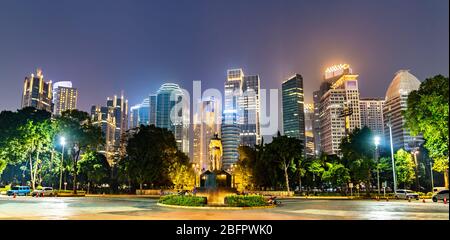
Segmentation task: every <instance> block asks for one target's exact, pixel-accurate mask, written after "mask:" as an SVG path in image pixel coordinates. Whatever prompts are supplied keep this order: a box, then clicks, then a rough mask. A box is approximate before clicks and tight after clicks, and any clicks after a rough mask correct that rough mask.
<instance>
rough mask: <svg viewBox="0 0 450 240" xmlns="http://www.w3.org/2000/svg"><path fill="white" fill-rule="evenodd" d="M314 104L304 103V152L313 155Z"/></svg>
mask: <svg viewBox="0 0 450 240" xmlns="http://www.w3.org/2000/svg"><path fill="white" fill-rule="evenodd" d="M313 126H314V105H313V104H305V149H306V154H307V155H309V156H314V155H315V154H316V153H315V152H316V151H315V142H314V137H315V136H314V127H313Z"/></svg>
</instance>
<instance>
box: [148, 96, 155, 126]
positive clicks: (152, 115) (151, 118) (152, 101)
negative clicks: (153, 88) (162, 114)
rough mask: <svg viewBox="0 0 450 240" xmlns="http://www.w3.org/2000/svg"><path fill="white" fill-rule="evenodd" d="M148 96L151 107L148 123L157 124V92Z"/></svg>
mask: <svg viewBox="0 0 450 240" xmlns="http://www.w3.org/2000/svg"><path fill="white" fill-rule="evenodd" d="M148 98H149V107H150V110H149V119H148V124H149V125H155V126H156V94H150V96H148Z"/></svg>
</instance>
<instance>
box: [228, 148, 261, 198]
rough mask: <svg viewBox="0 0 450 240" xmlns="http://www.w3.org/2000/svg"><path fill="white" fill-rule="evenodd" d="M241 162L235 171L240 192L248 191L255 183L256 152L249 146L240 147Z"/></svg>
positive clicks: (238, 162)
mask: <svg viewBox="0 0 450 240" xmlns="http://www.w3.org/2000/svg"><path fill="white" fill-rule="evenodd" d="M238 150H239V160H238V161H237V163H236V166H235V168H234V169H233V171H234V177H235V183H236V184H237V185H238V187H237V188H238V190H239V191H243V190H245V189H248V188H249V187H250V186H251V185H252V184H253V183H254V178H253V176H254V171H255V166H256V165H255V164H256V155H257V153H256V150H255V149H254V148H252V147H248V146H240V147H239V149H238Z"/></svg>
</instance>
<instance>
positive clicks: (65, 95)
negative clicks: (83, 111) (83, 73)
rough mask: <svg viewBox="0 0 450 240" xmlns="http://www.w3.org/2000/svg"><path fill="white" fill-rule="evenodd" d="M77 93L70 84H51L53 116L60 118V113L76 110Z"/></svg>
mask: <svg viewBox="0 0 450 240" xmlns="http://www.w3.org/2000/svg"><path fill="white" fill-rule="evenodd" d="M77 100H78V91H77V89H76V88H73V87H72V82H70V81H62V82H56V83H55V84H53V114H55V115H56V116H60V115H61V113H62V112H64V111H67V110H73V109H77Z"/></svg>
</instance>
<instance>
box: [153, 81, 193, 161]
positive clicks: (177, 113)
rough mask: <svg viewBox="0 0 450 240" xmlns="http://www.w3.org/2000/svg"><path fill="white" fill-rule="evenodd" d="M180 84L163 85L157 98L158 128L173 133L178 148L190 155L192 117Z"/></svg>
mask: <svg viewBox="0 0 450 240" xmlns="http://www.w3.org/2000/svg"><path fill="white" fill-rule="evenodd" d="M184 97H185V96H184V93H183V91H182V89H181V88H180V86H178V84H174V83H165V84H163V85H162V86H161V87H160V88H159V90H158V92H157V96H156V126H157V127H160V128H165V129H168V130H170V131H172V132H173V134H174V136H175V140H176V142H177V147H178V149H179V150H180V151H182V152H184V153H186V154H188V155H189V125H190V115H189V106H188V104H189V103H188V101H187V99H184Z"/></svg>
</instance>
